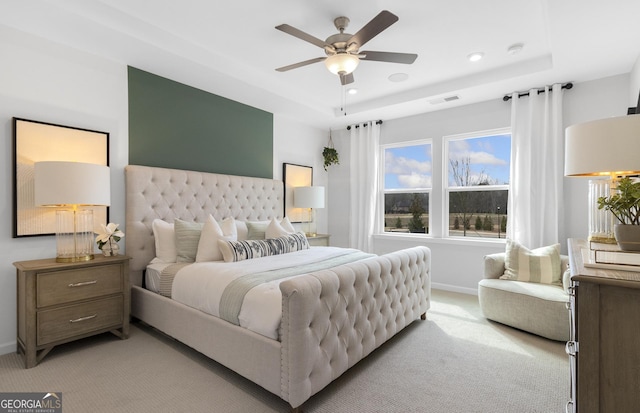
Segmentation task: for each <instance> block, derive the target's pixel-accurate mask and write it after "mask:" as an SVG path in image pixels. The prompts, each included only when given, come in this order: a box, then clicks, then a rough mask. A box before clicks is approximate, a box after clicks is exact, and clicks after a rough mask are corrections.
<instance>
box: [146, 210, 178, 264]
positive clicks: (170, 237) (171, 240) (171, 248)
mask: <svg viewBox="0 0 640 413" xmlns="http://www.w3.org/2000/svg"><path fill="white" fill-rule="evenodd" d="M151 228H152V229H153V238H154V240H155V244H156V258H158V259H159V260H160V261H162V262H166V263H172V262H176V258H177V256H178V250H177V248H176V235H175V230H174V227H173V224H170V223H168V222H165V221H163V220H161V219H154V220H153V222H152V223H151Z"/></svg>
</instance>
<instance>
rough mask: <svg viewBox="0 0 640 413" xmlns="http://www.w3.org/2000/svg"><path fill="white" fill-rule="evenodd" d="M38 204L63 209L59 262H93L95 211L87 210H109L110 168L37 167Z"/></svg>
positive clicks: (58, 239) (50, 163)
mask: <svg viewBox="0 0 640 413" xmlns="http://www.w3.org/2000/svg"><path fill="white" fill-rule="evenodd" d="M34 189H35V191H34V195H35V204H36V205H37V206H45V207H63V208H64V209H59V210H57V211H56V250H57V253H56V261H57V262H77V261H89V260H91V259H93V249H94V243H93V240H94V235H93V234H94V223H93V211H92V210H91V209H89V208H84V207H87V206H100V205H101V206H109V204H110V176H109V167H108V166H104V165H97V164H90V163H82V162H66V161H45V162H36V163H35V164H34Z"/></svg>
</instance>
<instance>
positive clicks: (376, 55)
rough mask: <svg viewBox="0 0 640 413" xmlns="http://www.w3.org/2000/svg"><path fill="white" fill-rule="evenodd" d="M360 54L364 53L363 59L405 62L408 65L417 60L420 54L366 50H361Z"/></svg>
mask: <svg viewBox="0 0 640 413" xmlns="http://www.w3.org/2000/svg"><path fill="white" fill-rule="evenodd" d="M360 54H362V55H364V57H361V58H360V59H363V60H374V61H377V62H391V63H404V64H407V65H410V64H411V63H413V62H415V61H416V58H417V57H418V55H417V54H414V53H393V52H373V51H366V52H360Z"/></svg>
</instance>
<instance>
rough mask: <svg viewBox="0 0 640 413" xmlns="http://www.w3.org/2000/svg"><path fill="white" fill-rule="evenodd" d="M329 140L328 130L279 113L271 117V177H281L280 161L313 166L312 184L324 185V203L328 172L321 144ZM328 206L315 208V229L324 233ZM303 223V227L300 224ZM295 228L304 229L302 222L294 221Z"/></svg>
mask: <svg viewBox="0 0 640 413" xmlns="http://www.w3.org/2000/svg"><path fill="white" fill-rule="evenodd" d="M328 140H329V131H323V130H320V129H318V128H314V127H310V126H307V125H304V124H301V123H299V122H297V121H294V120H291V119H290V118H286V117H283V116H274V120H273V148H274V149H273V178H274V179H280V180H282V179H283V176H282V164H283V163H293V164H298V165H305V166H311V167H313V185H314V186H324V187H325V198H326V199H325V205H328V198H329V194H328V191H327V190H326V187H327V184H328V174H327V172H325V170H324V168H323V166H322V165H323V159H322V148H323V147H324V146H325V145H326V144H327V142H328ZM328 212H329V209H328V208H322V209H316V211H315V221H316V231H317V232H318V233H320V234H326V233H327V215H328ZM303 225H304V227H303ZM294 227H296V229H298V230H301V231H305V230H306V224H294Z"/></svg>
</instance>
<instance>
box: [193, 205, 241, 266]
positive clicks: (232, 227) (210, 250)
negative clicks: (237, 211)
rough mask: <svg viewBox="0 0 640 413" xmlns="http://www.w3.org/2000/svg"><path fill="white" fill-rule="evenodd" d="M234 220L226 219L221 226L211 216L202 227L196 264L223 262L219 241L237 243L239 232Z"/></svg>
mask: <svg viewBox="0 0 640 413" xmlns="http://www.w3.org/2000/svg"><path fill="white" fill-rule="evenodd" d="M234 221H235V220H234V219H233V218H225V219H224V220H223V221H222V223H221V224H218V222H216V220H215V219H214V218H213V217H212V216H211V215H209V217H208V218H207V220H206V221H205V223H204V226H203V227H202V234H201V235H200V241H199V242H198V251H197V253H196V262H204V261H221V260H222V252H221V251H220V246H219V245H218V240H221V239H222V240H226V241H235V240H237V239H238V232H237V229H236V224H235V222H234Z"/></svg>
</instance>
